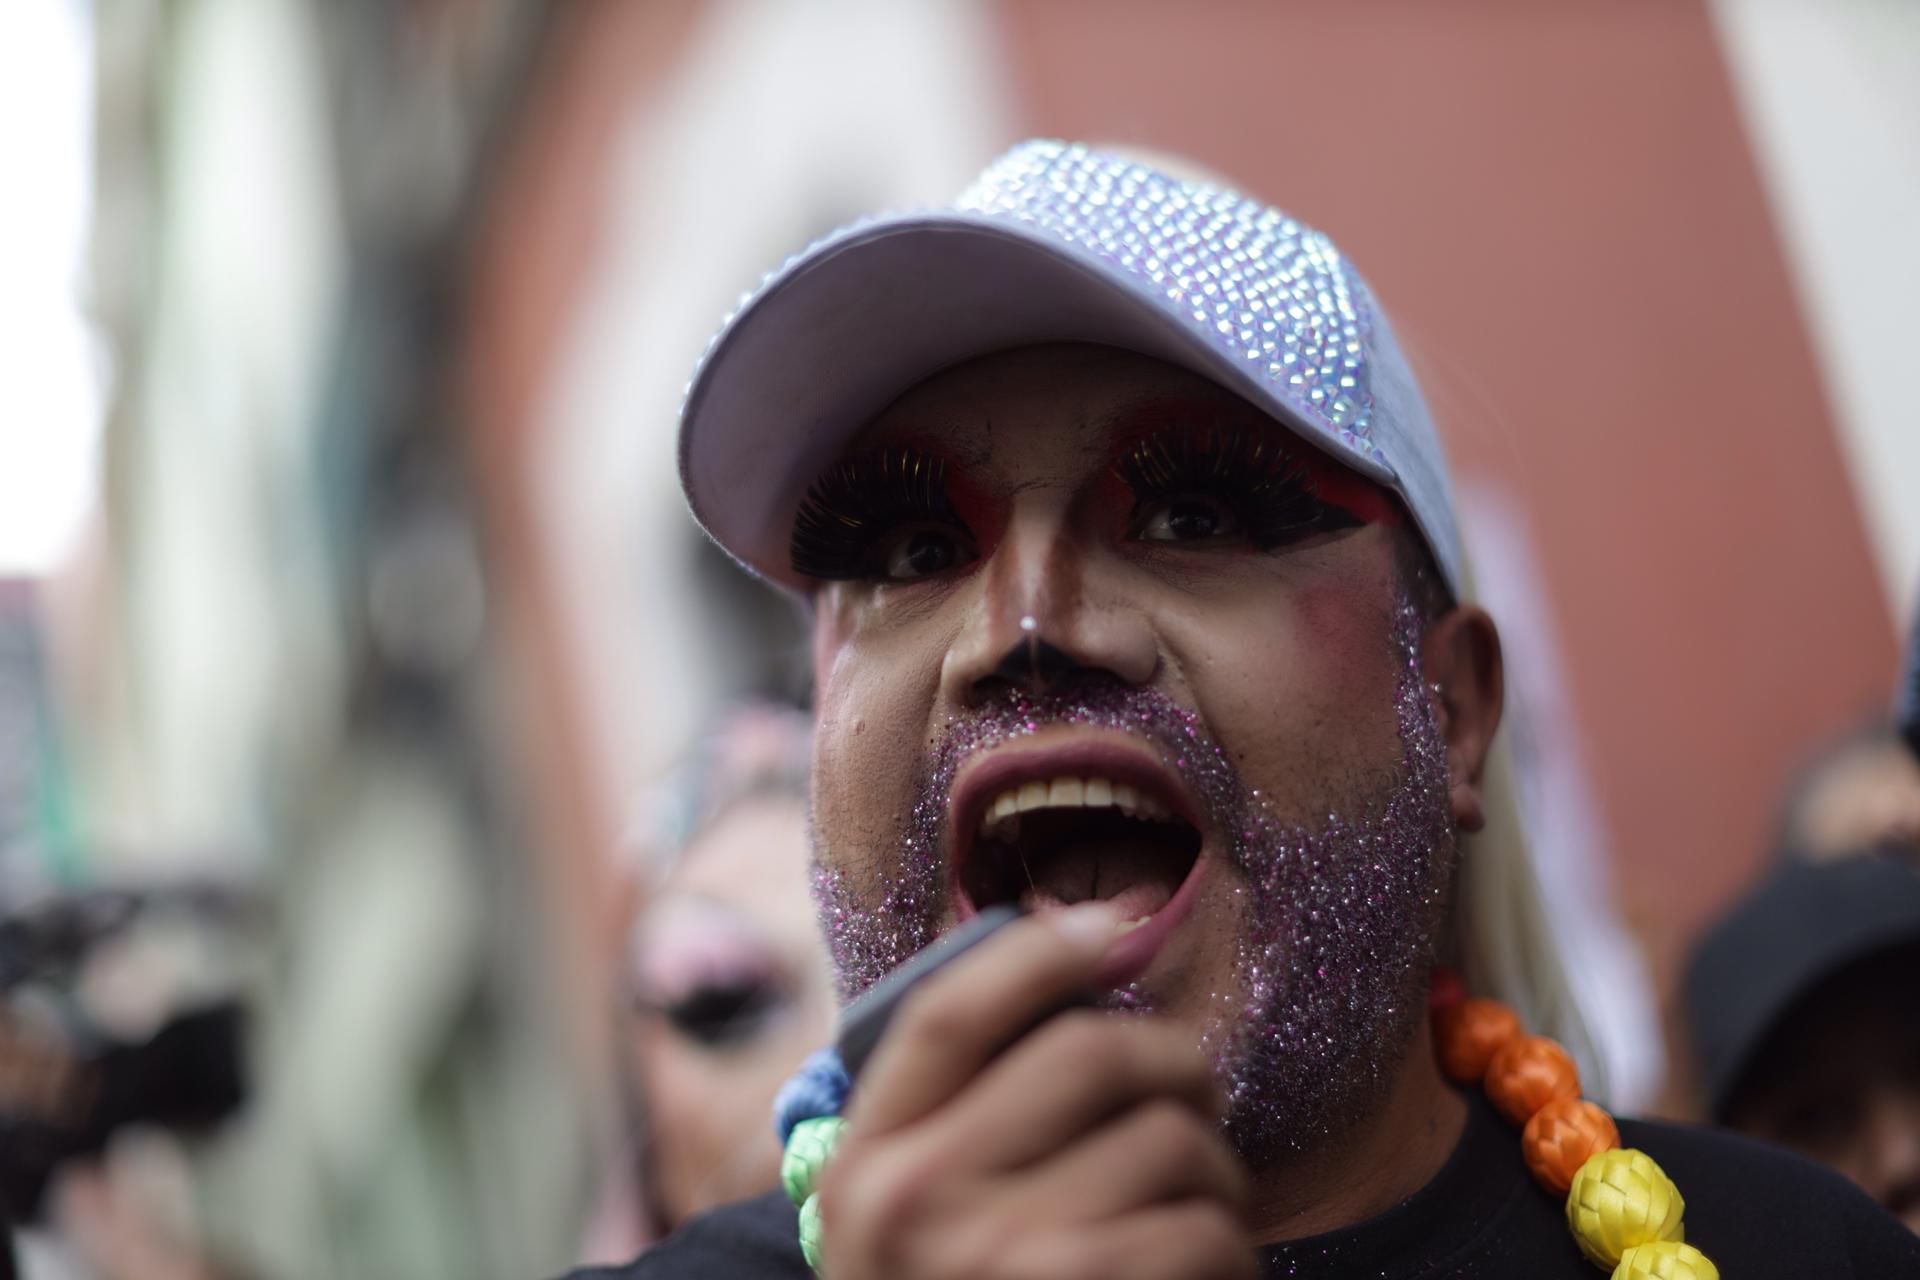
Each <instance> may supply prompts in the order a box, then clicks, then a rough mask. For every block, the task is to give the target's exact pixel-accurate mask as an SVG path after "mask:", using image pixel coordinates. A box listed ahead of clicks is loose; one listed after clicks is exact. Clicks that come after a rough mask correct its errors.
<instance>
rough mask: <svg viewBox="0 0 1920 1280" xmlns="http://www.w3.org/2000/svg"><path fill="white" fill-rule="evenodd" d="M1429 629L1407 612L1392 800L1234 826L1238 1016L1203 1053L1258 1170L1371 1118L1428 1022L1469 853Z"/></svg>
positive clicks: (1397, 639)
mask: <svg viewBox="0 0 1920 1280" xmlns="http://www.w3.org/2000/svg"><path fill="white" fill-rule="evenodd" d="M1420 631H1421V619H1420V614H1419V611H1418V609H1416V608H1415V607H1414V606H1413V605H1412V604H1411V603H1409V602H1406V601H1403V602H1402V603H1401V605H1400V607H1399V609H1398V612H1397V614H1396V617H1395V624H1394V644H1395V648H1396V651H1397V652H1398V655H1399V661H1400V663H1401V669H1400V672H1399V677H1398V679H1397V680H1396V682H1395V683H1396V689H1395V696H1394V710H1395V715H1396V719H1397V721H1398V728H1399V735H1400V745H1401V760H1400V767H1399V769H1398V770H1397V772H1396V773H1395V774H1394V775H1393V776H1392V777H1391V778H1390V780H1389V781H1388V782H1387V783H1386V785H1385V786H1384V787H1383V788H1382V793H1381V794H1380V795H1379V796H1378V797H1377V798H1375V799H1373V800H1371V801H1366V802H1363V803H1362V804H1360V805H1358V806H1356V807H1355V809H1354V810H1353V812H1352V813H1351V815H1350V816H1342V815H1340V814H1337V813H1329V814H1328V815H1327V820H1326V821H1325V822H1324V823H1322V824H1320V825H1317V826H1315V827H1312V828H1302V827H1299V826H1288V825H1285V824H1282V823H1280V822H1278V821H1277V820H1276V819H1275V818H1274V816H1273V815H1272V813H1271V812H1270V811H1268V810H1267V808H1266V807H1265V806H1264V805H1263V804H1260V803H1259V802H1257V801H1255V802H1253V803H1251V804H1249V805H1248V807H1247V808H1246V809H1245V810H1244V811H1243V813H1244V821H1243V822H1242V823H1241V824H1240V825H1238V826H1237V827H1235V828H1234V831H1235V837H1234V845H1235V849H1234V862H1235V864H1236V865H1237V866H1239V867H1240V868H1242V870H1243V871H1244V873H1245V875H1246V876H1247V881H1248V897H1249V899H1250V907H1249V910H1248V911H1247V913H1246V921H1245V925H1244V927H1243V929H1242V932H1241V936H1240V941H1239V946H1238V954H1237V958H1236V962H1235V977H1236V986H1237V987H1238V991H1237V993H1236V998H1237V999H1238V1000H1239V1001H1240V1002H1241V1007H1240V1008H1239V1010H1238V1011H1237V1012H1236V1014H1235V1016H1233V1017H1231V1018H1223V1019H1220V1020H1218V1021H1217V1022H1216V1023H1215V1024H1214V1027H1213V1029H1212V1030H1210V1031H1209V1032H1208V1035H1207V1038H1206V1043H1207V1045H1208V1047H1210V1048H1211V1050H1212V1051H1213V1057H1214V1062H1215V1067H1216V1073H1217V1074H1218V1075H1219V1077H1220V1079H1221V1082H1222V1084H1223V1086H1224V1088H1225V1089H1226V1093H1227V1107H1226V1119H1225V1121H1224V1128H1225V1131H1226V1135H1227V1138H1228V1140H1229V1142H1231V1143H1232V1145H1233V1147H1234V1149H1235V1150H1236V1151H1237V1152H1238V1153H1239V1154H1240V1156H1241V1158H1242V1159H1243V1160H1245V1161H1247V1163H1249V1164H1251V1165H1253V1166H1254V1167H1256V1168H1258V1167H1261V1166H1263V1165H1266V1164H1269V1163H1271V1162H1273V1161H1274V1160H1275V1159H1277V1158H1279V1157H1282V1156H1284V1155H1285V1154H1286V1153H1288V1152H1290V1151H1299V1150H1304V1149H1308V1148H1310V1147H1313V1146H1315V1145H1318V1143H1319V1142H1320V1141H1321V1140H1323V1139H1325V1138H1326V1137H1327V1136H1329V1135H1331V1134H1334V1133H1337V1132H1340V1131H1342V1130H1345V1129H1349V1128H1351V1127H1352V1126H1353V1125H1355V1124H1357V1123H1358V1122H1359V1121H1360V1120H1362V1119H1363V1118H1364V1117H1365V1116H1366V1115H1368V1114H1369V1113H1371V1112H1372V1111H1373V1110H1374V1108H1375V1104H1376V1102H1377V1100H1378V1099H1379V1098H1380V1096H1381V1095H1382V1094H1383V1093H1384V1092H1385V1091H1386V1090H1387V1089H1388V1088H1389V1087H1390V1085H1391V1083H1392V1078H1393V1075H1394V1073H1395V1071H1396V1070H1397V1069H1398V1067H1399V1066H1400V1064H1401V1062H1402V1060H1403V1058H1404V1055H1405V1051H1406V1047H1407V1045H1408V1044H1409V1043H1410V1042H1411V1041H1412V1040H1413V1038H1414V1036H1415V1034H1416V1033H1417V1032H1418V1030H1419V1028H1420V1026H1421V1025H1422V1020H1423V1016H1424V1014H1425V1011H1426V1000H1425V989H1426V984H1427V982H1428V980H1429V977H1430V975H1431V970H1432V965H1433V962H1434V959H1435V957H1436V954H1437V951H1438V947H1439V933H1440V928H1441V924H1442V921H1443V920H1444V919H1445V915H1446V907H1447V897H1448V893H1449V891H1450V888H1451V885H1452V883H1453V874H1454V867H1455V862H1456V850H1457V847H1458V845H1457V835H1456V832H1455V828H1454V824H1453V814H1452V807H1451V804H1450V803H1449V795H1448V793H1449V789H1450V788H1449V784H1448V773H1447V761H1446V746H1445V743H1444V741H1443V740H1442V738H1441V736H1440V726H1439V723H1438V720H1437V719H1436V717H1435V714H1434V707H1433V704H1432V702H1431V701H1430V700H1429V698H1428V696H1427V689H1426V686H1425V683H1424V682H1423V681H1422V679H1421V675H1420Z"/></svg>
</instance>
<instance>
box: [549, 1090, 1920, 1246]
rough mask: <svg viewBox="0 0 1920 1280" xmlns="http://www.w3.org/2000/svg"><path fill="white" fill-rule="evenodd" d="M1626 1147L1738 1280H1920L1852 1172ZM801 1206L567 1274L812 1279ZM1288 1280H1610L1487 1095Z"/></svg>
mask: <svg viewBox="0 0 1920 1280" xmlns="http://www.w3.org/2000/svg"><path fill="white" fill-rule="evenodd" d="M1620 1141H1621V1145H1622V1146H1627V1147H1636V1148H1638V1149H1639V1150H1641V1151H1644V1152H1646V1153H1647V1154H1648V1155H1649V1156H1652V1157H1653V1159H1654V1161H1655V1162H1656V1163H1658V1164H1659V1166H1660V1167H1661V1168H1662V1169H1664V1170H1666V1173H1667V1176H1668V1177H1670V1178H1672V1179H1673V1181H1674V1184H1675V1185H1676V1186H1678V1187H1679V1188H1680V1194H1681V1195H1682V1196H1683V1197H1684V1198H1685V1200H1686V1216H1685V1224H1686V1238H1687V1243H1689V1244H1691V1245H1693V1246H1695V1247H1696V1248H1698V1249H1699V1250H1700V1251H1701V1252H1702V1253H1704V1254H1706V1255H1707V1257H1709V1258H1711V1259H1712V1260H1713V1262H1714V1265H1716V1266H1717V1267H1719V1268H1720V1274H1721V1275H1722V1276H1723V1277H1725V1278H1726V1280H1776V1278H1777V1280H1828V1278H1829V1277H1832V1278H1834V1280H1855V1278H1857V1280H1920V1236H1915V1235H1913V1234H1912V1233H1910V1232H1908V1231H1907V1230H1906V1228H1904V1227H1902V1226H1901V1225H1900V1224H1899V1222H1897V1221H1895V1220H1894V1218H1893V1217H1892V1216H1891V1215H1889V1214H1887V1213H1885V1212H1884V1211H1882V1210H1881V1209H1880V1207H1879V1206H1878V1205H1876V1204H1874V1203H1873V1202H1872V1201H1871V1200H1869V1199H1868V1198H1867V1197H1866V1195H1865V1194H1863V1193H1862V1192H1861V1191H1860V1190H1859V1189H1858V1188H1856V1187H1855V1186H1854V1185H1853V1184H1852V1183H1850V1182H1848V1181H1846V1180H1845V1179H1844V1178H1842V1177H1840V1176H1839V1175H1838V1174H1836V1173H1833V1172H1831V1171H1830V1170H1827V1169H1824V1168H1822V1167H1820V1166H1818V1165H1815V1164H1812V1163H1810V1162H1808V1161H1806V1160H1803V1159H1801V1158H1800V1157H1798V1156H1795V1155H1790V1154H1788V1153H1786V1152H1783V1151H1778V1150H1775V1149H1774V1148H1772V1147H1767V1146H1763V1145H1761V1144H1760V1143H1757V1142H1752V1141H1750V1140H1748V1139H1745V1138H1741V1137H1738V1136H1737V1135H1734V1134H1728V1133H1721V1132H1717V1131H1714V1130H1710V1129H1694V1128H1686V1127H1682V1126H1677V1125H1666V1124H1649V1123H1645V1122H1639V1121H1623V1122H1622V1123H1621V1125H1620ZM797 1241H798V1236H797V1234H796V1228H795V1222H794V1210H793V1206H792V1205H790V1204H788V1203H787V1200H786V1198H785V1197H784V1196H783V1195H781V1194H780V1193H779V1192H777V1191H776V1192H774V1193H773V1194H771V1195H767V1196H763V1197H761V1198H760V1199H758V1200H748V1201H745V1202H743V1203H740V1204H734V1205H728V1206H726V1207H724V1208H721V1209H717V1210H715V1211H713V1212H712V1213H708V1214H704V1215H702V1216H701V1217H698V1218H695V1219H694V1220H693V1221H691V1222H689V1223H688V1224H687V1225H686V1226H685V1227H683V1228H682V1229H681V1230H680V1231H679V1232H677V1233H676V1234H675V1235H673V1236H672V1237H671V1238H669V1239H667V1240H665V1241H663V1242H662V1243H661V1244H660V1245H658V1246H656V1247H655V1248H654V1249H652V1250H650V1251H648V1252H647V1253H646V1254H645V1255H643V1256H642V1257H641V1258H640V1259H639V1261H637V1262H634V1263H632V1264H630V1265H629V1266H626V1267H621V1268H613V1269H607V1270H592V1271H576V1272H574V1273H573V1274H572V1276H571V1277H569V1280H654V1278H656V1277H674V1278H675V1280H706V1278H707V1277H715V1278H719V1277H726V1278H727V1280H756V1278H759V1277H769V1278H778V1280H788V1278H789V1277H790V1278H791V1280H810V1277H811V1275H812V1273H811V1272H810V1271H809V1270H808V1269H807V1265H806V1262H805V1261H804V1260H803V1259H802V1258H801V1257H800V1246H799V1244H798V1242H797ZM1261 1258H1262V1260H1263V1261H1264V1263H1265V1267H1264V1272H1265V1274H1266V1275H1269V1276H1276V1277H1277V1276H1285V1277H1288V1278H1289V1280H1315V1278H1317V1277H1325V1278H1327V1280H1332V1278H1333V1277H1343V1278H1344V1277H1358V1276H1365V1277H1368V1278H1369V1280H1509V1278H1514V1277H1519V1278H1524V1280H1557V1278H1558V1277H1563V1276H1564V1277H1568V1278H1569V1280H1574V1278H1576V1277H1577V1278H1578V1280H1597V1278H1598V1277H1602V1276H1604V1275H1605V1273H1604V1272H1602V1271H1601V1270H1600V1269H1599V1268H1597V1267H1595V1266H1594V1265H1593V1264H1592V1263H1590V1262H1588V1261H1587V1260H1586V1259H1585V1258H1584V1257H1582V1256H1581V1254H1580V1250H1579V1247H1578V1246H1577V1245H1575V1244H1574V1241H1573V1235H1572V1233H1571V1232H1569V1231H1568V1230H1567V1221H1566V1215H1565V1212H1564V1208H1563V1202H1562V1201H1561V1200H1560V1199H1559V1198H1557V1197H1555V1196H1552V1195H1549V1194H1548V1193H1547V1192H1545V1191H1543V1190H1542V1189H1541V1188H1540V1187H1539V1186H1538V1185H1537V1184H1536V1183H1535V1182H1534V1180H1533V1177H1532V1175H1530V1174H1529V1173H1528V1172H1527V1168H1526V1165H1525V1163H1524V1162H1523V1160H1522V1159H1521V1156H1520V1135H1519V1133H1518V1132H1516V1131H1515V1130H1514V1128H1513V1126H1511V1125H1509V1124H1507V1123H1506V1121H1504V1120H1502V1119H1501V1118H1500V1117H1499V1116H1498V1115H1496V1114H1495V1113H1494V1111H1493V1110H1492V1108H1491V1107H1489V1106H1488V1105H1487V1104H1486V1102H1485V1101H1484V1099H1480V1098H1477V1097H1476V1098H1474V1099H1473V1100H1472V1102H1471V1103H1470V1105H1469V1111H1468V1118H1467V1124H1466V1128H1465V1130H1464V1131H1463V1132H1462V1133H1461V1135H1460V1141H1459V1143H1458V1145H1456V1146H1455V1147H1454V1150H1453V1154H1452V1155H1451V1156H1449V1157H1448V1158H1447V1163H1446V1164H1445V1165H1444V1166H1442V1168H1441V1170H1440V1172H1439V1174H1438V1175H1437V1176H1436V1177H1435V1178H1434V1179H1433V1181H1432V1182H1429V1183H1428V1184H1427V1185H1426V1186H1425V1187H1422V1188H1421V1189H1420V1190H1419V1191H1418V1192H1416V1193H1415V1194H1414V1195H1413V1196H1411V1197H1410V1198H1408V1199H1407V1200H1405V1201H1403V1202H1402V1203H1400V1204H1398V1205H1396V1206H1395V1207H1393V1208H1392V1209H1389V1210H1387V1211H1386V1212H1385V1213H1383V1214H1381V1215H1380V1216H1379V1217H1377V1218H1373V1219H1370V1220H1368V1221H1366V1222H1362V1223H1360V1224H1358V1225H1357V1226H1353V1227H1347V1228H1343V1229H1342V1230H1339V1231H1330V1232H1328V1233H1326V1234H1325V1235H1318V1236H1309V1237H1307V1238H1306V1239H1303V1240H1295V1241H1291V1242H1289V1243H1287V1244H1282V1245H1272V1246H1269V1247H1268V1248H1266V1249H1263V1250H1262V1251H1261Z"/></svg>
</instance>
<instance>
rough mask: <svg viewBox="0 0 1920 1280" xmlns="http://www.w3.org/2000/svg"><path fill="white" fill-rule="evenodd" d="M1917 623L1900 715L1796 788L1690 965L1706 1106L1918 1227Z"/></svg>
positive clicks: (1858, 737) (1830, 755)
mask: <svg viewBox="0 0 1920 1280" xmlns="http://www.w3.org/2000/svg"><path fill="white" fill-rule="evenodd" d="M1916 693H1920V627H1916V629H1915V633H1914V635H1913V637H1912V638H1911V639H1910V640H1909V645H1908V659H1907V679H1906V684H1905V687H1904V689H1903V691H1902V696H1901V699H1900V701H1899V703H1898V705H1897V706H1896V708H1895V714H1894V718H1893V720H1892V722H1891V723H1889V724H1884V725H1876V726H1874V727H1873V728H1871V729H1870V730H1867V731H1863V732H1860V733H1856V734H1854V735H1852V736H1850V737H1848V738H1846V739H1844V740H1843V741H1842V742H1841V743H1840V744H1839V745H1838V746H1836V747H1834V748H1833V749H1831V750H1830V751H1828V752H1827V753H1826V754H1824V755H1823V756H1822V757H1821V758H1820V759H1819V760H1818V761H1817V762H1816V763H1815V765H1814V766H1813V767H1812V768H1811V769H1809V770H1808V772H1807V774H1806V775H1805V777H1804V778H1803V779H1802V780H1801V781H1800V783H1799V784H1798V785H1797V786H1796V787H1795V788H1794V789H1793V791H1792V792H1791V794H1790V797H1789V800H1788V803H1787V807H1786V814H1785V817H1784V819H1783V821H1782V823H1781V831H1782V839H1783V845H1782V848H1781V850H1780V853H1779V856H1778V857H1777V859H1776V865H1775V869H1774V870H1773V872H1772V873H1771V874H1770V875H1769V876H1768V877H1767V878H1766V879H1765V880H1764V881H1763V882H1762V883H1761V884H1760V885H1759V886H1757V887H1756V888H1755V889H1753V891H1752V892H1751V893H1750V894H1748V896H1747V897H1746V898H1744V899H1743V900H1742V901H1741V902H1740V903H1739V904H1738V905H1736V906H1735V907H1734V909H1733V910H1732V911H1730V912H1728V913H1727V915H1726V916H1725V917H1723V918H1722V919H1721V920H1720V921H1719V922H1718V923H1717V924H1715V925H1714V926H1713V927H1712V928H1711V929H1710V930H1708V932H1707V934H1706V935H1705V936H1704V937H1703V939H1702V940H1701V942H1700V945H1699V947H1698V948H1697V949H1696V951H1695V953H1694V956H1693V959H1692V962H1691V964H1690V965H1689V967H1688V971H1687V977H1686V996H1687V1008H1688V1013H1689V1016H1690V1018H1691V1024H1692V1031H1693V1038H1694V1045H1695V1049H1696V1052H1697V1054H1698V1057H1699V1062H1700V1068H1701V1077H1702V1084H1703V1085H1704V1088H1705V1094H1706V1104H1707V1109H1708V1113H1709V1114H1710V1115H1711V1116H1712V1118H1713V1119H1714V1120H1715V1121H1716V1122H1717V1123H1721V1124H1725V1125H1729V1126H1731V1127H1732V1128H1735V1129H1738V1130H1740V1131H1741V1132H1743V1133H1749V1134H1752V1135H1753V1136H1755V1137H1758V1138H1763V1139H1765V1140H1767V1141H1769V1142H1775V1143H1778V1144H1780V1145H1781V1146H1784V1147H1788V1148H1790V1149H1792V1150H1794V1151H1798V1152H1800V1153H1801V1154H1803V1155H1806V1156H1810V1157H1812V1158H1813V1159H1815V1160H1819V1161H1821V1162H1822V1163H1824V1164H1827V1165H1830V1166H1832V1167H1833V1168H1835V1169H1837V1170H1839V1171H1840V1172H1841V1173H1843V1174H1845V1175H1846V1176H1847V1177H1849V1178H1851V1179H1853V1181H1854V1182H1856V1183H1858V1184H1859V1185H1860V1186H1861V1187H1862V1188H1863V1189H1864V1190H1865V1191H1866V1192H1867V1193H1868V1194H1870V1195H1872V1196H1873V1197H1874V1198H1875V1199H1876V1200H1878V1201H1879V1202H1880V1203H1881V1204H1883V1205H1885V1206H1886V1207H1887V1208H1888V1210H1890V1211H1891V1212H1893V1213H1894V1214H1896V1215H1898V1216H1899V1217H1900V1218H1901V1220H1902V1221H1904V1222H1905V1223H1906V1224H1907V1226H1909V1227H1910V1228H1912V1229H1913V1230H1914V1231H1915V1232H1916V1233H1920V758H1917V757H1916V754H1915V747H1914V744H1915V743H1920V698H1916V696H1915V695H1916Z"/></svg>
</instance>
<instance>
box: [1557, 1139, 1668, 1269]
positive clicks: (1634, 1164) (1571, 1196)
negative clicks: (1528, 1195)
mask: <svg viewBox="0 0 1920 1280" xmlns="http://www.w3.org/2000/svg"><path fill="white" fill-rule="evenodd" d="M1686 1207H1687V1205H1686V1201H1684V1200H1682V1199H1681V1198H1680V1191H1679V1188H1677V1187H1675V1186H1674V1185H1673V1183H1672V1181H1671V1180H1670V1179H1668V1177H1667V1175H1666V1174H1664V1173H1662V1172H1661V1171H1660V1166H1659V1165H1657V1164H1655V1163H1654V1162H1653V1160H1652V1159H1651V1158H1650V1157H1648V1155H1647V1154H1646V1152H1644V1151H1634V1150H1632V1149H1615V1150H1612V1151H1602V1152H1599V1153H1598V1154H1596V1155H1594V1156H1593V1157H1592V1158H1591V1159H1589V1160H1588V1161H1587V1162H1586V1163H1585V1164H1583V1165H1581V1166H1580V1170H1579V1172H1578V1173H1575V1174H1574V1175H1573V1186H1572V1187H1571V1188H1570V1189H1569V1190H1568V1191H1567V1227H1568V1229H1569V1230H1571V1231H1572V1232H1573V1238H1574V1239H1575V1240H1577V1241H1578V1242H1579V1244H1580V1252H1582V1253H1584V1254H1586V1255H1587V1257H1588V1258H1589V1259H1590V1260H1592V1261H1593V1262H1594V1263H1596V1264H1598V1265H1599V1266H1601V1267H1603V1268H1606V1269H1609V1270H1611V1269H1612V1268H1613V1267H1615V1266H1618V1265H1619V1263H1620V1257H1621V1255H1622V1254H1624V1253H1625V1252H1626V1251H1627V1250H1628V1249H1631V1248H1633V1247H1634V1246H1635V1245H1640V1244H1651V1243H1653V1242H1654V1241H1657V1240H1672V1241H1675V1242H1678V1241H1680V1240H1682V1239H1683V1238H1684V1233H1683V1231H1682V1228H1681V1225H1680V1215H1681V1214H1682V1213H1683V1212H1685V1210H1686ZM1649 1274H1658V1273H1657V1272H1650V1273H1649Z"/></svg>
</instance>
